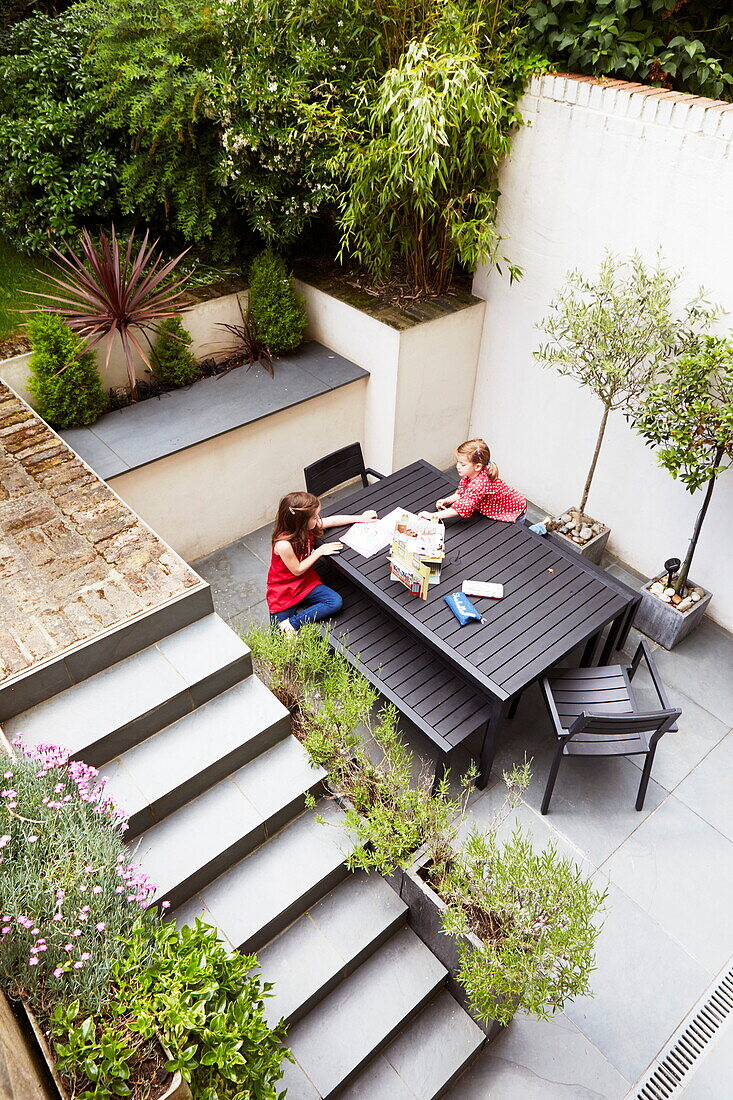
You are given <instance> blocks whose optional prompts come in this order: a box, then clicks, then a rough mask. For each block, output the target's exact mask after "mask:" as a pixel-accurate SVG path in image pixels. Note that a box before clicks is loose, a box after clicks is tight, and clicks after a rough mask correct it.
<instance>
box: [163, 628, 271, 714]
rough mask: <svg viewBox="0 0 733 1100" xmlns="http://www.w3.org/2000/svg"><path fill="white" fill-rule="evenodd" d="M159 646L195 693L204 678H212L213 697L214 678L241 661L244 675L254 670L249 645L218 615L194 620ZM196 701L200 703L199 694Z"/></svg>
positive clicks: (164, 639)
mask: <svg viewBox="0 0 733 1100" xmlns="http://www.w3.org/2000/svg"><path fill="white" fill-rule="evenodd" d="M157 648H158V650H159V651H160V652H161V653H162V654H163V656H164V657H165V658H166V660H167V661H169V662H170V664H171V665H173V667H174V668H175V669H176V671H177V672H179V673H180V675H181V676H182V677H183V679H184V680H185V681H186V683H187V684H188V685H189V687H191V688H193V690H194V693H195V690H196V686H197V685H198V684H199V683H201V681H202V680H206V681H208V682H209V690H210V694H209V696H208V697H209V698H210V697H211V685H210V681H211V680H212V678H214V677H215V676H216V674H217V673H218V672H219V671H220V670H221V671H223V670H229V669H230V668H231V666H232V665H234V664H235V663H238V667H239V671H240V675H241V677H242V678H243V677H245V676H248V675H249V674H250V672H251V671H252V660H251V657H250V653H249V649H248V647H247V646H246V645H245V644H244V642H243V641H242V640H241V638H239V637H238V636H237V635H236V634H235V633H234V632H233V631H232V630H231V629H230V628H229V627H228V626H227V624H226V623H225V622H224V620H223V619H221V618H220V617H219V616H218V615H207V616H205V618H203V619H199V620H198V622H195V623H192V624H191V625H190V626H189V627H188V628H187V629H186V631H185V632H182V631H177V632H176V633H175V634H169V635H168V637H167V638H162V639H161V640H160V641H159V642H158V644H157ZM230 686H231V681H230V682H229V683H226V687H230ZM222 690H223V689H222ZM215 692H216V685H214V693H215ZM194 703H196V704H198V699H197V697H196V695H195V694H194Z"/></svg>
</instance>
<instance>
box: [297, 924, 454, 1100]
mask: <svg viewBox="0 0 733 1100" xmlns="http://www.w3.org/2000/svg"><path fill="white" fill-rule="evenodd" d="M446 973H447V971H446V969H445V967H444V966H443V965H442V964H441V963H439V962H438V960H437V959H436V958H435V956H434V955H433V954H432V952H431V951H429V950H428V948H427V947H426V946H425V945H424V944H423V943H422V941H421V940H419V939H418V937H417V936H416V935H415V933H414V932H413V931H412V929H410V928H408V927H406V926H405V927H404V928H402V929H401V930H400V931H399V932H397V933H395V935H394V936H392V938H391V939H390V940H388V941H387V942H386V943H385V944H383V946H382V947H380V948H379V949H378V950H377V951H376V952H375V953H374V954H373V955H371V956H370V957H369V958H368V959H367V960H366V962H364V963H362V965H361V966H360V967H359V968H358V970H356V971H355V972H354V973H353V974H350V975H349V976H348V977H347V978H345V979H344V981H343V982H341V983H340V985H338V986H337V987H336V988H335V989H334V990H333V992H331V993H329V994H328V996H327V997H325V998H324V999H323V1000H322V1001H321V1002H320V1003H319V1004H317V1005H316V1006H315V1008H313V1009H311V1011H310V1012H309V1013H308V1015H307V1016H306V1017H305V1018H304V1019H303V1020H301V1021H300V1023H298V1024H296V1025H295V1026H294V1027H292V1028H291V1029H290V1031H289V1033H288V1040H287V1042H288V1046H289V1047H290V1049H291V1051H292V1052H293V1055H294V1056H295V1060H296V1062H297V1064H298V1067H299V1068H300V1069H301V1070H302V1071H303V1073H304V1074H305V1076H306V1078H307V1079H308V1081H309V1082H310V1083H311V1084H312V1085H313V1087H314V1088H315V1090H316V1093H317V1095H318V1096H320V1097H322V1098H323V1100H328V1098H329V1097H331V1096H335V1095H336V1094H337V1093H338V1092H339V1090H341V1089H343V1088H344V1087H345V1086H346V1085H348V1084H349V1082H350V1081H352V1080H353V1079H354V1078H355V1077H356V1076H357V1074H358V1073H359V1072H360V1071H361V1070H362V1068H363V1067H364V1066H365V1065H366V1064H367V1063H368V1062H369V1061H370V1060H371V1059H372V1058H373V1057H374V1056H375V1054H376V1053H378V1052H379V1051H380V1050H381V1049H382V1048H383V1047H385V1046H386V1045H387V1044H388V1043H389V1042H390V1040H391V1039H392V1038H393V1037H394V1036H395V1035H396V1034H397V1032H398V1031H401V1030H402V1028H403V1027H404V1026H405V1024H406V1023H407V1022H408V1021H409V1020H411V1019H412V1018H413V1017H414V1016H415V1015H417V1013H418V1012H419V1011H420V1010H421V1009H422V1007H423V1006H424V1005H425V1004H427V1002H428V1001H429V1000H430V999H431V998H432V997H433V996H434V994H435V993H436V992H437V990H438V989H439V988H440V986H441V985H442V984H443V982H444V981H445V977H446ZM285 1084H286V1085H287V1078H286V1080H285ZM288 1096H289V1100H296V1098H297V1092H294V1090H293V1086H291V1091H290V1092H289V1093H288Z"/></svg>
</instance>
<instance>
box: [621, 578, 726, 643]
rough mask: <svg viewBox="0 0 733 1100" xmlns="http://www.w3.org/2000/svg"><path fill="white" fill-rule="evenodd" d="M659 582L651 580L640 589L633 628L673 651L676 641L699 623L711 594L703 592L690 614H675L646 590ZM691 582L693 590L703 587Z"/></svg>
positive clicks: (677, 612) (685, 612)
mask: <svg viewBox="0 0 733 1100" xmlns="http://www.w3.org/2000/svg"><path fill="white" fill-rule="evenodd" d="M661 579H662V578H661V577H654V578H653V579H652V580H650V581H647V583H646V584H645V585H644V586H643V587H642V589H641V603H640V604H639V606H638V608H637V609H636V615H635V616H634V626H635V627H636V629H637V630H640V631H641V633H642V634H646V636H647V638H651V639H652V641H654V642H657V643H658V644H659V645H660V646H662V648H663V649H674V647H675V646H676V645H677V643H678V642H681V641H682V639H683V638H685V637H687V635H688V634H689V633H690V631H691V630H694V629H695V627H696V626H698V625H699V624H700V622H701V621H702V617H703V615H704V614H705V611H706V609H707V606H708V604H709V603H710V601H711V599H712V598H713V594H712V592H708V591H707V590H706V589H703V591H704V592H705V595H704V596H703V597H702V599H700V600H698V602H697V603H696V604H695V606H694V607H691V608H690V609H689V611H678V610H677V608H676V607H675V606H674V604H671V603H662V601H661V600H659V599H657V597H656V596H652V594H651V592H650V591H649V587H650V586H651V585H652V584H654V583H655V582H656V581H658V580H661ZM690 583H691V585H692V587H693V588H702V585H695V584H692V582H690Z"/></svg>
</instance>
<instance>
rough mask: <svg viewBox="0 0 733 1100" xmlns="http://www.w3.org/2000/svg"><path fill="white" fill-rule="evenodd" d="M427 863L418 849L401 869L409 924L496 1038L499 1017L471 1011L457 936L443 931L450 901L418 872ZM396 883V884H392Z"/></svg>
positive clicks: (482, 1025) (451, 988)
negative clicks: (461, 976) (460, 977)
mask: <svg viewBox="0 0 733 1100" xmlns="http://www.w3.org/2000/svg"><path fill="white" fill-rule="evenodd" d="M425 863H426V859H425V856H424V855H422V854H421V853H419V852H418V853H417V855H416V858H415V861H414V863H413V864H412V865H411V866H410V867H409V868H408V869H407V870H406V871H402V872H401V878H402V882H401V886H400V890H399V894H400V897H401V898H402V900H403V901H404V902H406V903H407V905H408V906H409V907H410V912H409V916H408V922H409V925H410V927H411V928H412V930H413V931H414V932H415V933H416V934H417V935H418V936H419V937H420V939H421V940H422V941H423V943H424V944H425V945H426V946H427V947H429V948H430V950H431V951H432V953H433V954H434V955H435V957H436V959H438V960H439V961H440V962H442V964H443V966H445V967H446V969H447V970H448V978H447V979H446V986H447V987H448V990H449V991H450V992H451V993H452V994H453V996H454V997H455V999H456V1000H457V1001H458V1003H459V1004H460V1005H461V1006H462V1007H463V1008H464V1009H465V1010H466V1012H467V1013H468V1014H469V1016H470V1017H471V1019H472V1020H474V1022H475V1023H476V1025H477V1026H478V1027H479V1028H481V1030H482V1031H483V1033H484V1035H486V1037H487V1038H488V1039H494V1038H495V1037H496V1036H497V1035H498V1034H499V1032H500V1031H501V1030H502V1025H501V1024H499V1023H497V1022H496V1020H489V1022H488V1023H484V1022H482V1021H481V1020H477V1019H476V1017H475V1016H474V1015H473V1013H472V1012H471V1008H470V1004H469V1000H468V996H467V995H466V991H465V989H464V988H463V986H462V985H461V983H460V982H459V981H458V948H457V947H456V943H455V941H454V939H453V937H452V936H446V935H445V933H444V932H443V912H444V911H445V909H446V904H445V902H444V901H443V900H442V898H440V897H438V895H437V894H436V893H435V891H434V890H432V889H431V888H430V886H428V884H427V883H426V882H425V881H424V879H422V878H421V877H420V875H419V874H418V871H419V870H420V868H421V867H423V866H424V865H425ZM392 885H393V886H394V885H395V884H394V883H392ZM463 938H464V939H465V940H466V942H467V943H470V944H472V945H473V946H476V947H480V946H481V941H480V940H479V939H478V937H477V936H474V935H473V934H472V933H470V932H469V933H466V935H465V936H464V937H463Z"/></svg>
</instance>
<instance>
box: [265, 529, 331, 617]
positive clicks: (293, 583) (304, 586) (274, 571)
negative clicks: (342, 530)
mask: <svg viewBox="0 0 733 1100" xmlns="http://www.w3.org/2000/svg"><path fill="white" fill-rule="evenodd" d="M314 546H315V539H314V538H313V536H312V535H311V536H310V537H309V539H308V545H307V547H306V549H305V550H304V552H303V553H302V554H298V553H297V551H296V557H297V559H298V561H303V560H304V559H305V558H307V557H308V555H309V554H312V553H313V548H314ZM322 583H323V582H322V580H321V578H320V577H319V576H318V574H317V573H316V571H315V569H313V568H310V569H307V570H306V572H305V573H303V574H302V575H301V576H300V577H296V576H294V575H293V574H292V573H291V572H290V570H289V569H288V567H287V565H286V564H285V562H284V561H283V560H282V558H281V557H279V556H278V555H277V554H276V553H275V548H274V546H273V550H272V557H271V558H270V569H269V571H268V574H267V606H268V608H269V609H270V611H271V612H275V611H287V610H288V609H289V608H291V607H297V606H298V604H299V603H300V602H301V600H304V599H305V597H306V596H307V595H308V593H309V592H312V591H313V589H314V588H317V587H318V585H319V584H322Z"/></svg>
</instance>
